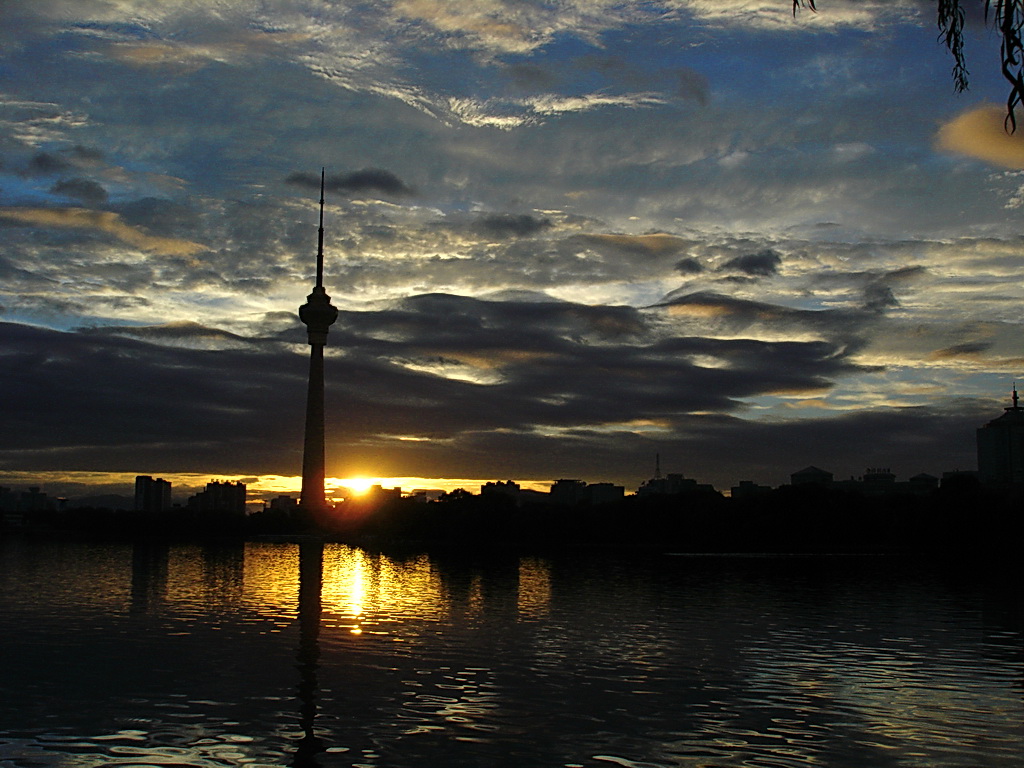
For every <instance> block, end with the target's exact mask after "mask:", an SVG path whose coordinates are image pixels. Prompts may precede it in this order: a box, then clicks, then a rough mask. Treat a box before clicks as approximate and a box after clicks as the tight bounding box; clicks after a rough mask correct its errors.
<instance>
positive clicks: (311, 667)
mask: <svg viewBox="0 0 1024 768" xmlns="http://www.w3.org/2000/svg"><path fill="white" fill-rule="evenodd" d="M323 568H324V545H323V542H322V541H318V540H311V541H303V542H302V543H300V544H299V650H298V654H297V656H296V659H297V661H298V665H297V666H298V670H299V687H298V693H299V715H300V717H299V722H300V725H301V727H302V738H301V739H300V740H299V746H298V747H297V748H296V750H295V756H294V758H293V760H292V765H293V766H297V767H298V768H304V767H306V766H313V767H318V766H319V765H320V763H319V761H318V760H317V755H319V754H320V753H321V752H324V751H325V749H326V746H325V744H324V742H323V740H322V739H321V738H319V737H318V736H317V735H316V731H315V723H316V713H317V697H318V695H319V683H318V680H317V669H318V664H319V661H320V613H321V592H322V590H323Z"/></svg>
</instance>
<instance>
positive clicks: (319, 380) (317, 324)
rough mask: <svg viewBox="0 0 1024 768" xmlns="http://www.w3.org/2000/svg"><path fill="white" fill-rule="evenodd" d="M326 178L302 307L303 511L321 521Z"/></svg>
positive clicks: (334, 314) (327, 303)
mask: <svg viewBox="0 0 1024 768" xmlns="http://www.w3.org/2000/svg"><path fill="white" fill-rule="evenodd" d="M324 178H325V171H324V169H322V168H321V169H320V228H319V230H318V233H317V247H316V285H314V286H313V292H312V293H311V294H309V296H307V297H306V303H305V304H303V305H302V306H301V307H299V319H300V320H301V321H302V322H303V323H304V324H305V325H306V333H307V336H308V340H309V388H308V390H307V392H306V439H305V443H304V446H303V452H302V493H301V496H300V499H299V505H300V506H301V508H302V509H303V510H304V511H305V512H306V513H307V514H308V515H310V516H311V517H312V518H313V519H314V520H317V519H318V518H319V517H320V515H321V514H322V513H323V512H324V511H325V510H326V507H327V501H326V499H325V498H324V346H325V345H326V344H327V331H328V329H329V328H330V327H331V324H332V323H333V322H334V321H335V320H337V318H338V310H337V309H335V308H334V306H333V305H332V304H331V297H330V296H328V295H327V291H325V290H324Z"/></svg>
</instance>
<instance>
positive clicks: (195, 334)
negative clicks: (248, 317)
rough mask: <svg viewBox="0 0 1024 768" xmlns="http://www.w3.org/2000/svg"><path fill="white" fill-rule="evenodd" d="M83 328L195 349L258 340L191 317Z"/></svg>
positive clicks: (249, 343) (88, 332) (242, 344)
mask: <svg viewBox="0 0 1024 768" xmlns="http://www.w3.org/2000/svg"><path fill="white" fill-rule="evenodd" d="M79 332H80V333H83V334H86V335H105V336H124V337H127V338H132V339H140V340H142V341H151V342H155V343H159V344H162V345H168V346H177V345H181V346H186V347H190V348H194V349H202V348H210V349H224V348H226V347H228V346H232V347H241V346H251V345H252V344H253V342H254V341H255V339H248V338H245V337H242V336H239V335H237V334H234V333H229V332H228V331H224V330H221V329H219V328H211V327H209V326H205V325H202V324H200V323H195V322H189V321H184V322H177V323H165V324H163V325H141V326H140V325H118V326H113V325H108V326H94V327H89V328H82V329H80V331H79Z"/></svg>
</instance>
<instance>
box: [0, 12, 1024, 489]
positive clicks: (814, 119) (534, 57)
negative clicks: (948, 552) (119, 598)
mask: <svg viewBox="0 0 1024 768" xmlns="http://www.w3.org/2000/svg"><path fill="white" fill-rule="evenodd" d="M5 14H7V18H6V19H5V24H4V25H3V29H2V30H0V42H2V43H3V47H2V49H0V50H2V51H3V53H0V61H2V62H3V65H4V67H5V73H6V82H5V86H4V89H3V90H2V92H0V120H2V121H3V124H4V125H5V127H6V128H7V129H8V130H7V132H6V133H7V136H6V138H4V139H3V140H2V141H0V160H2V165H0V191H2V197H0V242H2V244H3V245H2V250H0V307H2V314H0V352H2V354H3V357H4V360H5V364H4V366H2V367H0V387H2V391H3V392H4V393H5V397H4V398H3V399H2V402H0V438H2V439H0V444H2V447H0V484H2V485H8V486H10V485H19V484H27V483H25V482H23V481H21V480H20V479H19V478H22V477H32V478H36V479H37V481H38V482H41V483H42V484H43V485H45V486H49V485H50V484H55V485H59V484H61V483H63V485H64V487H67V488H79V487H81V488H83V489H84V488H87V487H88V488H96V489H102V488H105V487H110V486H112V485H122V486H123V485H125V484H127V483H126V478H129V477H131V478H134V476H135V475H137V474H139V473H140V472H141V473H148V474H152V475H155V476H161V477H165V478H169V479H172V478H175V477H180V478H193V479H195V481H196V485H197V486H201V485H202V483H205V482H206V481H207V480H208V479H209V478H210V477H212V476H216V477H223V478H227V479H231V480H233V481H243V482H245V483H246V484H247V485H248V486H249V487H250V488H261V489H262V488H265V489H267V493H268V494H272V493H274V492H294V491H295V490H297V486H295V487H293V485H292V484H293V483H294V482H295V481H296V480H297V478H298V476H299V472H300V467H301V464H302V448H303V435H302V427H303V407H302V399H303V394H304V393H305V390H306V378H307V371H306V366H307V361H306V357H305V353H306V350H307V349H308V346H307V344H306V343H305V341H306V340H305V339H304V338H303V336H304V334H303V328H302V327H301V323H300V322H299V321H298V318H297V317H296V315H295V307H296V306H298V305H299V304H300V303H301V302H302V299H303V297H304V296H305V295H306V293H307V292H308V287H309V284H310V282H311V280H312V278H313V274H312V271H311V265H312V263H313V261H312V255H313V253H314V246H315V243H316V239H315V235H314V234H313V233H314V232H315V231H316V217H317V205H316V198H315V191H316V190H317V189H318V187H319V185H320V182H321V177H320V175H319V174H317V173H315V171H316V170H317V169H320V168H321V167H322V166H326V167H327V173H326V178H325V182H326V183H325V187H326V209H327V214H328V216H329V219H330V222H331V224H330V226H329V227H328V229H327V232H326V235H325V241H324V254H325V259H326V261H325V265H324V269H325V270H326V273H327V275H328V282H329V284H330V287H331V294H332V297H333V303H334V305H335V306H336V307H337V308H338V310H339V315H338V320H337V323H336V324H335V325H333V326H332V328H331V344H330V346H329V347H328V349H327V350H326V357H327V360H326V411H325V416H326V442H327V446H326V453H327V467H326V475H327V476H328V479H329V485H330V483H332V482H333V483H336V484H340V483H343V482H346V481H349V480H351V479H352V478H357V477H362V478H365V479H366V480H367V481H370V480H372V481H373V482H380V483H382V484H384V485H389V484H394V485H403V486H406V487H410V488H412V487H441V488H444V489H451V488H454V487H472V486H473V485H480V484H483V483H485V482H487V481H493V480H506V479H514V480H516V481H518V482H520V483H524V484H530V483H534V484H538V485H541V484H546V483H550V482H551V481H552V480H553V479H555V478H557V477H565V478H573V477H578V478H584V479H586V480H588V481H589V482H611V483H614V484H618V485H624V486H626V487H627V488H636V487H637V486H638V485H639V484H640V482H642V481H643V480H644V479H647V478H649V477H650V476H651V472H652V467H653V462H654V456H655V455H657V454H660V455H661V457H662V465H663V466H664V467H665V470H666V471H671V472H681V473H683V474H685V475H686V476H687V477H693V478H697V479H699V480H700V481H701V482H708V483H711V484H713V485H715V486H716V487H718V488H728V487H730V486H731V484H734V483H736V482H738V481H739V480H752V481H754V482H756V483H761V484H765V485H779V484H781V483H783V482H785V479H786V478H787V477H788V475H789V474H790V473H791V472H793V471H796V470H798V469H800V468H801V467H804V466H806V465H807V464H809V463H812V461H813V462H815V463H819V464H820V465H824V466H827V467H829V468H830V470H831V471H833V472H834V474H835V475H836V477H845V476H851V475H857V474H860V473H862V472H863V470H864V468H865V467H870V466H885V467H891V468H892V470H893V472H894V473H896V474H897V475H899V476H901V477H911V476H913V475H915V474H917V473H919V472H930V473H932V474H937V473H940V472H942V471H945V470H953V469H973V468H975V467H976V458H975V445H974V435H975V430H977V429H978V428H979V427H981V426H982V425H984V424H986V423H987V422H988V421H990V420H991V419H993V418H994V417H995V416H997V415H998V414H999V413H1000V412H1001V410H1002V409H1003V408H1004V407H1005V406H1006V404H1007V401H1008V399H1009V393H1010V391H1011V386H1012V383H1013V382H1014V381H1015V380H1020V379H1021V378H1024V350H1022V349H1021V335H1020V326H1021V318H1020V313H1019V307H1020V305H1021V301H1022V299H1024V286H1022V281H1021V279H1020V277H1021V274H1022V271H1024V238H1022V236H1021V233H1020V213H1021V205H1022V200H1024V179H1022V178H1021V173H1022V169H1024V133H1022V132H1020V131H1018V133H1017V134H1015V135H1012V136H1009V135H1007V134H1005V133H1004V132H1003V130H1002V115H1001V110H1000V107H999V106H998V104H1000V103H1001V102H1002V100H1003V98H1004V92H1005V83H1003V82H1002V81H1001V79H1000V78H999V74H998V69H997V68H996V67H991V66H986V62H987V61H990V60H991V61H994V60H995V56H996V50H995V47H994V45H993V42H992V39H991V38H990V37H989V36H988V33H987V32H986V31H985V29H984V26H983V24H981V23H979V22H978V20H977V19H975V18H973V17H972V18H969V19H968V27H969V34H968V41H967V42H968V61H969V63H975V62H976V65H975V66H973V67H972V85H971V90H970V91H969V92H968V93H967V94H964V95H957V94H956V93H955V92H954V89H953V87H952V84H951V82H950V78H949V69H950V67H951V66H952V60H951V58H950V57H949V54H948V53H947V52H946V51H945V50H944V49H943V48H942V46H941V45H940V44H938V43H936V41H935V36H934V8H933V7H932V6H931V5H930V4H926V3H924V4H923V3H919V2H914V1H913V0H906V1H905V2H886V3H882V2H867V3H863V2H862V3H850V2H842V1H840V0H836V1H835V2H834V3H833V2H830V3H828V4H823V7H820V9H819V12H818V13H814V14H812V13H800V14H798V15H797V16H796V17H795V18H794V17H793V15H792V13H791V4H790V3H789V1H788V0H758V1H757V2H742V3H740V2H723V3H718V4H715V5H714V7H712V6H711V5H710V4H706V3H702V2H696V1H695V0H694V1H692V2H691V1H690V0H674V1H673V2H664V3H654V4H645V5H644V6H643V7H633V6H632V5H630V4H616V3H578V4H577V3H568V4H565V3H563V4H559V5H557V6H554V5H550V4H546V3H541V2H538V3H515V4H512V3H501V2H496V3H493V4H488V5H487V6H486V8H483V9H481V8H480V6H478V5H473V4H463V3H459V2H454V3H448V4H444V5H442V4H437V3H432V2H427V3H407V2H386V1H383V0H382V1H381V2H371V3H369V4H362V5H360V6H351V7H349V6H347V5H345V4H343V3H339V4H336V5H335V6H328V5H321V4H316V3H308V4H306V3H298V4H290V5H289V6H288V7H287V8H278V7H274V5H273V4H271V5H268V6H265V7H262V8H260V9H259V10H258V11H257V10H254V7H253V6H252V5H251V4H249V3H241V2H238V3H235V2H230V1H229V2H225V3H221V4H218V6H217V11H216V13H214V11H213V10H210V9H205V8H203V7H196V6H194V4H184V3H177V2H167V3H161V4H159V5H154V4H151V3H147V2H143V1H142V0H129V2H122V3H118V4H113V3H107V2H103V0H90V1H89V2H76V3H72V2H62V1H61V0H54V2H51V3H45V4H34V5H32V6H28V5H25V6H24V7H19V8H16V9H10V10H6V9H5ZM200 478H201V479H200ZM402 481H410V482H408V483H406V482H402ZM175 485H176V487H177V486H178V485H179V483H177V482H176V483H175ZM87 493H89V491H84V490H83V491H82V492H81V493H77V492H76V493H74V494H64V495H86V494H87Z"/></svg>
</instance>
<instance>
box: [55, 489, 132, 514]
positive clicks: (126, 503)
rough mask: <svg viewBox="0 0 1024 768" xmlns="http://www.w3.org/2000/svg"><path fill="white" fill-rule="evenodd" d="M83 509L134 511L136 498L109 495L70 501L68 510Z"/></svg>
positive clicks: (82, 497) (81, 497) (83, 497)
mask: <svg viewBox="0 0 1024 768" xmlns="http://www.w3.org/2000/svg"><path fill="white" fill-rule="evenodd" d="M83 507H95V508H97V509H125V510H132V509H134V508H135V497H134V496H118V495H117V494H115V493H107V494H103V495H101V496H80V497H79V498H77V499H68V509H81V508H83Z"/></svg>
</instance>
